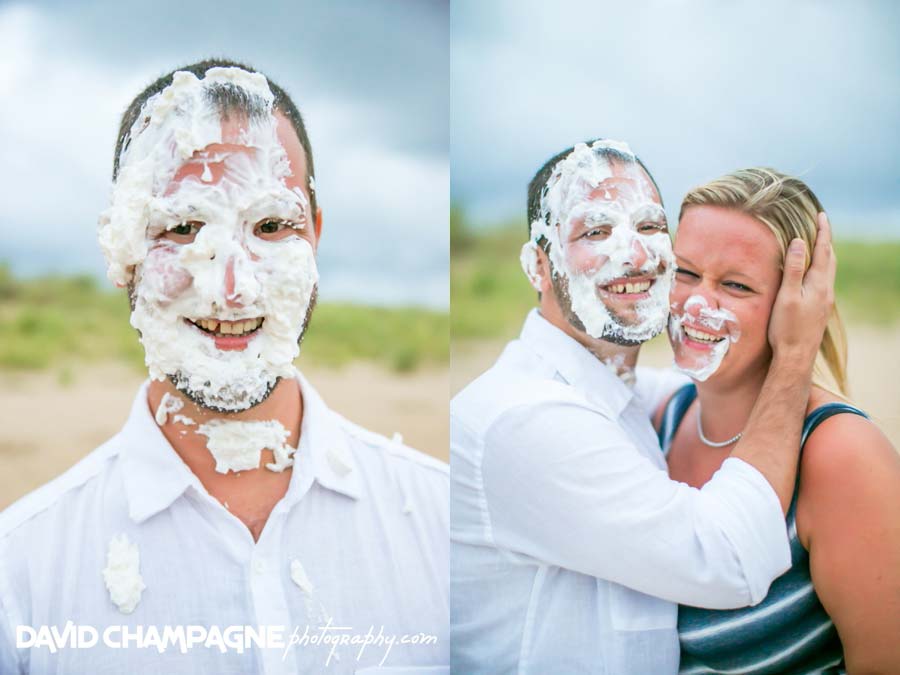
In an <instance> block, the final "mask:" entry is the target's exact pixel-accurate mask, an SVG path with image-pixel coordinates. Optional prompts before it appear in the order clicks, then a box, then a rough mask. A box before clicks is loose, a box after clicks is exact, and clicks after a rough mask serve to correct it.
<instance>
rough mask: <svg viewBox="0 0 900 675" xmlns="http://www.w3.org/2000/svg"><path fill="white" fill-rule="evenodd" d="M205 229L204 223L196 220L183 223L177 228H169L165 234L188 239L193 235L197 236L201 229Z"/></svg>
mask: <svg viewBox="0 0 900 675" xmlns="http://www.w3.org/2000/svg"><path fill="white" fill-rule="evenodd" d="M201 227H203V223H201V222H199V221H196V220H186V221H185V222H183V223H179V224H178V225H176V226H175V227H172V228H169V230H167V231H166V232H164V233H163V234H176V235H178V236H180V237H187V236H190V235H192V234H197V232H199V231H200V228H201Z"/></svg>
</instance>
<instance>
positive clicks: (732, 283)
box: [724, 281, 753, 293]
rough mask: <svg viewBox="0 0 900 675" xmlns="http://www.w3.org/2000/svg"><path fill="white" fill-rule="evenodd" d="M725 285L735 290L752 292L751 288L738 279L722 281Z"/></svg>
mask: <svg viewBox="0 0 900 675" xmlns="http://www.w3.org/2000/svg"><path fill="white" fill-rule="evenodd" d="M724 285H725V286H728V287H729V288H733V289H735V290H737V291H741V292H742V293H752V292H753V289H752V288H750V287H749V286H747V285H746V284H742V283H740V282H739V281H726V282H725V283H724Z"/></svg>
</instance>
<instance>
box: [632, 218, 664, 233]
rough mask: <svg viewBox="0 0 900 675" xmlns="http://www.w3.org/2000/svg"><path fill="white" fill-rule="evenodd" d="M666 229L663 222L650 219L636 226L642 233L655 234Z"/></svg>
mask: <svg viewBox="0 0 900 675" xmlns="http://www.w3.org/2000/svg"><path fill="white" fill-rule="evenodd" d="M667 230H668V228H667V227H666V224H665V223H654V222H652V221H645V222H643V223H639V224H638V226H637V231H638V232H640V233H642V234H655V233H657V232H666V231H667Z"/></svg>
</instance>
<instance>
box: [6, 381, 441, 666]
mask: <svg viewBox="0 0 900 675" xmlns="http://www.w3.org/2000/svg"><path fill="white" fill-rule="evenodd" d="M298 380H299V386H300V389H301V393H302V396H303V402H304V414H303V421H302V426H301V433H300V442H299V445H298V448H297V451H296V453H295V462H294V468H293V475H292V476H291V480H290V485H289V488H288V491H287V493H286V494H285V496H284V497H283V498H282V499H281V500H280V501H279V502H278V504H277V505H276V506H275V508H274V509H273V511H272V513H271V515H270V517H269V519H268V521H267V522H266V525H265V528H264V529H263V531H262V533H261V535H260V537H259V541H258V542H254V541H253V537H252V536H251V534H250V531H249V530H248V529H247V527H246V526H245V525H244V524H243V523H242V522H241V521H240V520H238V518H237V517H235V516H234V515H233V514H231V513H230V512H229V511H228V510H227V509H225V508H224V507H223V506H222V505H221V504H220V503H219V502H218V501H216V500H215V499H213V498H212V497H211V496H210V495H209V493H208V492H207V491H206V490H205V488H204V487H203V486H202V484H201V483H200V481H199V480H198V479H197V477H196V476H195V475H194V474H193V473H192V472H191V471H190V469H188V467H187V465H186V464H184V462H183V461H182V460H181V458H179V457H178V455H177V454H176V453H175V451H174V450H173V449H172V446H171V445H170V444H169V443H168V441H167V440H166V438H165V437H164V436H163V435H162V432H161V431H160V429H159V427H158V426H157V425H156V423H155V421H154V419H153V417H152V416H151V413H150V409H149V406H148V403H147V383H145V384H144V386H143V387H142V388H141V389H140V391H139V392H138V394H137V397H136V398H135V401H134V406H133V408H132V410H131V414H130V416H129V418H128V421H127V423H126V424H125V427H124V428H123V429H122V430H121V431H120V432H119V433H118V434H117V435H116V436H114V437H113V438H112V439H111V440H109V441H108V442H107V443H105V444H104V445H102V446H100V447H99V448H97V449H96V450H95V451H93V452H92V453H91V454H90V455H88V456H87V457H86V458H85V459H83V460H82V461H81V462H79V463H78V464H76V465H75V466H74V467H72V468H71V469H70V470H68V471H67V472H65V473H64V474H63V475H62V476H60V477H59V478H57V479H55V480H53V481H52V482H50V483H48V484H47V485H45V486H43V487H41V488H39V489H38V490H36V491H34V492H32V493H31V494H29V495H27V496H25V497H24V498H22V499H21V500H19V501H18V502H16V503H15V504H14V505H12V506H11V507H9V508H8V509H7V510H5V511H4V512H3V513H2V514H0V673H3V674H4V675H7V674H8V673H16V672H23V673H34V674H37V673H40V674H41V675H45V674H48V673H67V674H68V673H91V675H104V674H110V675H112V674H114V675H122V673H140V674H141V675H148V674H152V673H158V674H160V675H177V674H180V673H184V674H188V673H190V674H192V675H193V674H194V673H215V674H216V675H229V674H231V673H234V674H237V673H240V674H241V675H244V674H246V673H266V674H267V675H275V674H276V673H277V674H280V673H298V672H301V673H353V672H364V673H417V674H418V673H437V672H447V663H448V661H449V646H448V640H447V625H448V619H449V608H448V600H447V574H448V570H447V567H448V550H447V549H448V541H447V529H448V522H447V508H448V499H449V497H448V494H447V490H448V477H447V466H446V465H445V464H443V463H442V462H439V461H437V460H434V459H431V458H429V457H427V456H425V455H423V454H421V453H419V452H417V451H415V450H411V449H409V448H406V447H404V446H403V445H401V444H400V443H397V442H392V441H388V440H387V439H385V438H383V437H381V436H378V435H376V434H374V433H371V432H368V431H365V430H364V429H361V428H359V427H357V426H355V425H353V424H351V423H350V422H348V421H346V420H344V419H343V418H341V417H340V416H339V415H338V414H337V413H335V412H333V411H331V410H329V409H328V408H327V407H326V405H325V403H324V402H323V401H322V399H321V398H320V397H319V395H318V394H317V393H316V391H315V390H314V389H313V388H312V387H311V386H310V385H309V383H308V382H306V380H305V379H303V378H302V377H301V376H299V373H298ZM120 533H124V534H126V535H127V537H128V539H129V540H130V541H131V542H132V543H134V544H136V545H137V546H138V548H139V551H140V574H141V576H142V578H143V581H144V583H145V584H146V589H145V590H144V591H143V595H142V597H141V600H140V602H139V603H138V605H137V608H136V609H135V610H134V612H133V613H132V614H123V613H120V612H119V610H118V609H117V608H116V606H115V605H114V604H113V603H112V601H111V599H110V594H109V592H108V591H107V589H106V587H105V585H104V578H103V576H102V573H101V571H102V570H103V569H104V567H105V566H106V564H107V548H108V545H109V542H110V539H111V538H112V537H113V536H115V535H118V534H120ZM293 560H298V561H299V562H300V565H301V566H302V568H303V570H305V573H306V575H307V577H308V579H303V578H302V577H300V582H301V583H300V584H298V583H295V582H294V581H292V576H291V564H292V561H293ZM307 582H308V583H307ZM301 586H306V590H304V589H303V588H302V587H301ZM328 617H330V618H331V619H332V624H331V625H332V628H330V629H328V630H326V631H324V633H326V634H329V635H331V636H340V635H347V636H352V635H359V636H361V637H360V639H362V636H364V635H365V634H366V633H367V631H368V630H369V628H370V626H371V627H374V628H373V632H372V635H373V638H377V637H378V634H379V630H380V629H382V627H383V632H382V640H387V639H390V637H391V636H394V638H395V640H396V642H395V644H394V646H393V647H392V648H391V649H390V651H389V653H388V656H387V658H386V659H385V661H384V664H383V666H384V668H380V669H379V668H378V667H377V666H379V664H380V662H381V660H382V658H383V657H384V655H385V652H386V651H387V646H386V644H385V643H384V642H380V643H376V644H371V645H370V646H368V647H366V648H365V650H364V651H363V654H362V657H361V658H360V659H359V660H357V653H358V651H359V646H358V645H357V646H349V645H344V646H338V647H337V649H336V652H337V655H338V659H339V660H335V659H334V658H332V659H331V662H330V664H329V665H328V666H327V667H326V661H328V656H329V651H330V649H331V645H330V644H328V645H323V644H322V641H321V639H320V640H319V644H318V645H315V644H314V636H315V635H321V634H323V633H322V631H319V630H318V627H319V626H320V625H325V623H327V622H326V619H327V618H328ZM70 620H71V621H72V622H74V624H76V625H85V624H86V625H89V626H92V627H94V628H95V629H97V631H98V633H99V634H100V637H101V639H100V640H99V644H98V645H97V646H95V647H92V648H89V649H74V648H62V649H59V650H58V651H56V653H55V654H54V653H51V650H50V649H49V648H48V647H45V646H44V647H32V648H30V649H25V648H22V649H15V639H16V633H15V631H16V626H17V625H20V624H21V625H26V626H31V627H34V628H37V627H39V626H43V625H47V626H57V627H58V628H59V630H63V628H64V627H65V624H66V622H67V621H70ZM195 624H199V625H202V626H205V627H207V629H208V628H209V627H210V626H218V627H219V628H220V629H221V630H222V631H224V630H225V629H226V628H227V627H229V626H245V625H249V626H254V627H256V626H279V627H284V633H283V635H284V641H285V643H288V642H289V640H290V636H291V633H292V632H293V630H294V628H295V627H299V633H298V636H302V635H303V634H304V631H305V629H306V628H307V626H309V633H308V636H307V639H306V640H305V643H304V644H302V645H295V646H293V647H291V648H290V649H289V650H288V651H287V656H286V658H284V659H282V656H283V654H284V650H282V649H277V648H270V649H262V648H259V647H257V646H255V645H251V646H250V648H249V649H247V650H246V651H244V653H242V654H241V653H238V652H237V651H236V650H235V649H228V650H227V652H226V653H225V654H222V653H221V652H220V650H219V649H218V648H216V647H203V646H195V647H193V648H192V649H189V650H188V651H187V653H186V654H182V653H181V652H180V651H179V649H178V647H177V646H171V645H170V646H169V647H168V649H167V650H166V651H164V652H163V653H159V651H158V650H157V649H156V648H154V647H152V646H151V647H149V648H136V647H134V646H132V647H131V648H128V649H115V648H111V647H108V646H106V645H105V644H104V642H103V640H102V634H103V631H104V630H105V629H106V628H107V627H108V626H113V625H115V626H126V627H128V629H129V630H130V631H134V630H137V627H138V626H143V627H144V629H145V630H146V628H147V627H148V626H151V625H155V626H157V627H158V630H159V631H160V633H162V632H163V630H164V626H166V625H172V626H190V625H195ZM338 628H340V630H338ZM421 634H424V635H426V636H436V637H437V641H436V643H433V644H401V643H400V642H401V640H402V639H404V636H408V637H406V639H407V640H411V639H417V640H428V639H429V638H423V637H421ZM111 635H112V639H113V640H119V639H120V638H121V637H123V636H124V635H125V633H113V634H111ZM133 644H134V643H132V645H133ZM404 666H405V667H408V668H403V667H404Z"/></svg>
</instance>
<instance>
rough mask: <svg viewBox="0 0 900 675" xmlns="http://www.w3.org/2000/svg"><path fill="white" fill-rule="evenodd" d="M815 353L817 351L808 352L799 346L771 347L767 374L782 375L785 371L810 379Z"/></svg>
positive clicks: (806, 348) (804, 347) (805, 348)
mask: <svg viewBox="0 0 900 675" xmlns="http://www.w3.org/2000/svg"><path fill="white" fill-rule="evenodd" d="M817 353H818V349H813V350H810V349H809V347H806V346H801V345H789V346H782V347H780V348H775V347H773V348H772V364H771V366H770V367H769V372H772V373H783V372H785V371H787V372H790V373H791V374H794V375H797V376H803V375H806V377H810V376H811V375H812V369H813V364H814V363H815V361H816V354H817Z"/></svg>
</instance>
